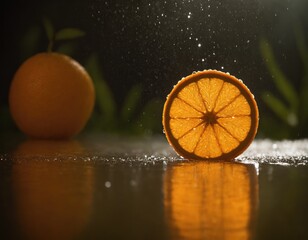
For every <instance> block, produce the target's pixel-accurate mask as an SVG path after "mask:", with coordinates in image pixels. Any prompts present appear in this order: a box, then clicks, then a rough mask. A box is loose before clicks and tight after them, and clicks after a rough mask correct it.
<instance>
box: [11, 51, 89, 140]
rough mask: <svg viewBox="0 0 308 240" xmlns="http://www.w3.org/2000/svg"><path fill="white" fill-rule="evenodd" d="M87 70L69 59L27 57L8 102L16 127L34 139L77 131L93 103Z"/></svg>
mask: <svg viewBox="0 0 308 240" xmlns="http://www.w3.org/2000/svg"><path fill="white" fill-rule="evenodd" d="M94 100H95V93H94V87H93V83H92V80H91V78H90V76H89V75H88V73H87V72H86V70H85V69H84V68H83V67H82V66H81V65H80V64H79V63H77V62H76V61H75V60H73V59H72V58H70V57H68V56H66V55H62V54H58V53H39V54H37V55H35V56H33V57H31V58H29V59H28V60H26V61H25V62H24V63H23V64H22V65H21V67H20V68H19V69H18V70H17V72H16V74H15V76H14V79H13V81H12V84H11V89H10V93H9V104H10V110H11V114H12V117H13V119H14V120H15V122H16V124H17V126H18V127H19V128H20V129H21V130H22V131H23V132H24V133H25V134H27V135H29V136H31V137H36V138H67V137H71V136H73V135H75V134H77V133H78V132H80V131H81V130H82V129H83V127H84V126H85V124H86V122H87V121H88V119H89V117H90V115H91V113H92V110H93V106H94Z"/></svg>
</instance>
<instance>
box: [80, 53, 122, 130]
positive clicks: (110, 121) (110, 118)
mask: <svg viewBox="0 0 308 240" xmlns="http://www.w3.org/2000/svg"><path fill="white" fill-rule="evenodd" d="M85 67H86V69H87V70H88V72H89V74H90V75H91V77H92V79H93V83H94V86H95V91H96V107H97V108H98V111H99V112H100V113H101V114H102V118H103V119H104V121H103V122H104V124H105V127H104V129H108V128H113V127H114V125H115V124H116V122H117V121H116V118H115V112H116V104H115V101H114V98H113V95H112V92H111V90H110V88H109V86H108V85H107V83H106V82H105V80H104V78H103V74H102V72H101V69H100V66H99V63H98V58H97V56H96V55H95V54H93V55H92V56H91V57H90V58H89V59H88V61H87V63H86V64H85Z"/></svg>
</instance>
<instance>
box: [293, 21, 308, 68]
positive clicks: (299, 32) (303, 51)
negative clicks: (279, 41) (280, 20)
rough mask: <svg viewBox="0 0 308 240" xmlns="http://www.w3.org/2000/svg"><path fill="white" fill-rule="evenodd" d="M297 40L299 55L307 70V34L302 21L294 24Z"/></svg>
mask: <svg viewBox="0 0 308 240" xmlns="http://www.w3.org/2000/svg"><path fill="white" fill-rule="evenodd" d="M294 32H295V40H296V45H297V48H298V52H299V55H300V57H301V59H302V62H303V63H304V66H305V69H306V72H307V71H308V47H307V45H306V43H305V35H304V32H303V29H302V27H301V25H300V23H296V24H295V26H294Z"/></svg>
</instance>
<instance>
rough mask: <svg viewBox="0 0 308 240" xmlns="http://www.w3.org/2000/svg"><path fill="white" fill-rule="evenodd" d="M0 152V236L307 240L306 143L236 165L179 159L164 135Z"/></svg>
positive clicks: (259, 144)
mask: <svg viewBox="0 0 308 240" xmlns="http://www.w3.org/2000/svg"><path fill="white" fill-rule="evenodd" d="M2 146H4V145H3V144H2ZM5 146H9V147H5V148H4V147H2V149H0V176H1V182H0V189H1V192H0V214H1V215H0V216H1V218H0V219H1V220H0V223H1V227H0V229H1V230H0V232H1V236H5V237H6V238H5V239H307V238H308V231H307V230H306V228H307V225H308V204H307V202H308V188H307V185H308V140H298V141H280V142H273V141H270V140H256V141H255V142H253V144H252V145H251V147H250V148H249V149H248V150H247V151H246V152H245V153H244V154H243V155H242V156H240V157H238V158H237V159H236V160H235V161H233V162H208V161H187V160H184V159H182V158H180V157H178V156H177V155H176V154H175V153H174V151H173V150H172V149H171V148H170V147H169V145H168V144H167V143H166V141H165V139H164V138H163V137H156V138H144V139H137V138H126V139H123V138H121V139H120V138H116V137H110V136H103V137H102V136H88V137H87V136H85V137H82V138H80V139H79V140H72V141H63V142H61V141H60V142H52V141H30V140H27V141H20V142H19V141H18V143H16V144H15V143H14V144H13V143H11V144H6V145H5Z"/></svg>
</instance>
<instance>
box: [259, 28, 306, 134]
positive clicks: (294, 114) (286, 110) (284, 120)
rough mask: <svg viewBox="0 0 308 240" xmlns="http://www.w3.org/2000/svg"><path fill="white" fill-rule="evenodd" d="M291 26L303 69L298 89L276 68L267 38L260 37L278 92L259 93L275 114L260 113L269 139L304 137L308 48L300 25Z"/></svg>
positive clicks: (261, 46) (277, 66)
mask: <svg viewBox="0 0 308 240" xmlns="http://www.w3.org/2000/svg"><path fill="white" fill-rule="evenodd" d="M294 29H295V39H296V45H297V49H298V52H299V56H300V58H301V62H302V64H303V69H304V71H303V74H302V77H301V80H300V87H299V89H296V87H295V86H293V85H292V83H291V81H290V79H288V78H287V77H286V75H285V73H284V72H283V71H282V70H281V68H280V67H279V64H278V61H277V59H276V58H275V56H274V52H273V49H272V47H271V45H270V43H269V42H268V40H267V39H265V38H262V39H261V40H260V49H261V54H262V56H263V58H264V60H265V63H266V66H267V68H268V71H269V72H270V74H271V75H272V78H271V79H272V80H273V83H274V85H275V87H276V89H277V91H278V93H279V94H280V98H278V97H276V96H275V95H274V94H273V93H271V92H269V91H264V92H263V93H262V96H261V97H262V99H263V101H264V102H265V104H266V105H267V106H268V108H269V109H270V110H271V111H272V113H274V115H275V118H272V117H270V116H262V121H261V126H260V127H261V130H262V131H263V132H264V135H265V136H267V137H270V138H277V139H282V138H291V139H294V138H304V137H308V127H307V126H308V124H307V122H308V107H307V104H308V47H307V45H306V43H305V37H304V32H303V30H302V28H301V27H300V25H299V24H296V25H295V28H294Z"/></svg>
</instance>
